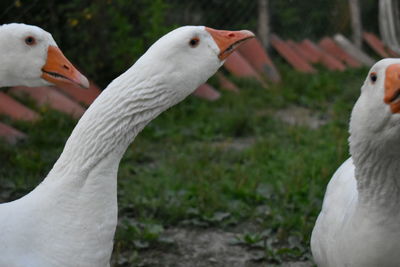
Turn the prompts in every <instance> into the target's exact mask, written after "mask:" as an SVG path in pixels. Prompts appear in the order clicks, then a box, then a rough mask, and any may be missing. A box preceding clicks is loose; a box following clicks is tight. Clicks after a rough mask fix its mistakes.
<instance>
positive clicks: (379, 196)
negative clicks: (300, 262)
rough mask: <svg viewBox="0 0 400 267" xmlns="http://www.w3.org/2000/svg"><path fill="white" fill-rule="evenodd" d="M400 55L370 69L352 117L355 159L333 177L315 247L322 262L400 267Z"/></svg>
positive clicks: (351, 266)
mask: <svg viewBox="0 0 400 267" xmlns="http://www.w3.org/2000/svg"><path fill="white" fill-rule="evenodd" d="M399 97H400V59H383V60H381V61H379V62H378V63H376V64H375V65H374V66H373V67H372V68H371V70H370V72H369V74H368V76H367V78H366V80H365V82H364V85H363V86H362V88H361V95H360V97H359V99H358V100H357V102H356V104H355V106H354V108H353V111H352V115H351V120H350V138H349V143H350V153H351V158H350V159H348V160H347V161H345V162H344V163H343V164H342V166H340V168H339V169H338V170H337V171H336V173H335V174H334V175H333V177H332V179H331V181H330V182H329V185H328V187H327V190H326V194H325V199H324V202H323V206H322V211H321V213H320V214H319V216H318V219H317V222H316V224H315V227H314V230H313V233H312V237H311V249H312V253H313V256H314V260H315V262H316V263H317V265H318V266H335V267H338V266H347V267H355V266H357V267H358V266H359V267H368V266H370V267H372V266H374V267H377V266H379V267H385V266H400V175H399V174H400V114H399V113H400V99H399Z"/></svg>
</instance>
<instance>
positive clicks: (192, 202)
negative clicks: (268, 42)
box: [0, 66, 367, 266]
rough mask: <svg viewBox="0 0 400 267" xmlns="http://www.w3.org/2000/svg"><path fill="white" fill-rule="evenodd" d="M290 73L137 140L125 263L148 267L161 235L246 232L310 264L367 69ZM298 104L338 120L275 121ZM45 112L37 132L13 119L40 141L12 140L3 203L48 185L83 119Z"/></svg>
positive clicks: (127, 196) (177, 117)
mask: <svg viewBox="0 0 400 267" xmlns="http://www.w3.org/2000/svg"><path fill="white" fill-rule="evenodd" d="M282 69H283V71H282V73H283V80H284V82H283V83H281V84H279V85H273V86H270V88H268V89H263V88H261V87H260V86H259V85H258V84H257V83H255V82H253V81H248V80H236V83H237V84H238V85H239V86H240V87H241V88H242V90H241V92H240V94H239V95H238V94H235V93H230V92H223V97H222V98H221V99H220V100H218V101H216V102H213V103H210V102H206V101H203V100H200V99H197V98H194V97H189V98H188V99H187V100H185V101H184V102H182V103H181V104H179V105H177V106H176V107H173V108H172V109H171V110H169V111H167V112H165V113H164V114H162V115H161V116H160V117H159V118H157V119H156V120H154V121H153V122H152V123H151V124H150V125H148V126H147V127H146V128H145V130H144V131H143V132H142V133H141V134H140V135H139V136H138V137H137V139H136V140H135V142H134V143H133V145H132V146H130V147H129V148H128V150H127V152H126V154H125V156H124V158H123V160H122V162H121V165H120V171H119V177H118V186H119V187H118V199H119V216H120V224H119V227H118V230H117V235H116V245H115V251H114V254H115V255H114V256H115V257H116V258H118V259H119V260H118V261H119V262H122V263H121V264H120V266H130V265H129V264H130V263H132V262H137V261H138V260H139V259H140V257H141V251H142V250H143V249H146V248H147V249H149V248H150V249H155V248H157V249H160V247H161V249H162V244H163V242H166V241H165V240H162V238H161V233H162V232H163V231H164V229H166V228H169V227H173V226H177V225H184V226H185V227H196V228H221V229H224V230H234V231H236V232H238V238H237V239H238V240H237V242H238V243H241V244H243V245H246V246H249V247H253V246H259V247H261V248H262V249H263V251H265V257H264V260H266V261H267V262H270V263H276V264H278V263H279V262H281V261H285V260H304V259H308V258H309V257H310V249H309V239H310V234H311V230H312V227H313V225H314V222H315V219H316V216H317V215H318V212H319V210H320V207H321V203H322V199H323V195H324V192H325V187H326V184H327V182H328V181H329V179H330V177H331V175H332V174H333V172H334V171H335V170H336V168H337V167H338V166H339V165H340V164H341V163H342V162H343V161H344V160H345V159H346V158H347V157H348V146H347V137H348V133H347V128H348V120H349V115H350V111H351V108H352V106H353V104H354V102H355V100H356V98H357V96H358V94H359V88H360V85H361V84H362V80H363V79H364V76H365V73H366V72H367V70H366V69H358V70H350V71H346V72H342V73H340V72H326V71H322V70H321V71H320V73H319V74H317V75H305V74H300V73H297V72H294V71H292V70H289V69H288V68H285V67H284V66H283V67H282ZM211 82H213V80H211ZM28 104H30V105H32V103H28ZM292 106H300V107H304V108H307V109H309V110H311V113H312V114H315V115H316V116H320V117H322V118H325V119H326V121H327V123H326V124H325V125H323V126H322V127H320V128H318V129H311V128H309V127H307V126H302V125H290V124H287V123H285V122H283V121H281V120H280V119H278V118H277V117H276V116H275V115H274V114H275V113H276V112H277V111H279V110H283V109H286V108H288V107H292ZM40 112H41V113H42V117H43V119H42V120H41V121H39V122H38V123H36V124H35V125H31V124H29V123H23V122H10V123H11V124H13V125H15V126H17V127H18V128H19V129H21V130H23V131H25V132H27V133H29V136H30V138H29V139H28V140H27V141H26V142H24V143H20V144H18V145H17V146H9V145H7V144H5V143H3V142H0V151H1V153H0V162H1V168H0V201H9V200H12V199H15V198H18V197H20V196H22V195H24V194H26V193H27V192H29V191H30V190H32V189H33V188H34V187H35V186H36V185H37V184H38V183H39V182H40V181H41V180H42V179H43V178H44V177H45V175H46V173H47V172H48V171H49V170H50V168H51V167H52V164H53V163H54V162H55V160H56V159H57V158H58V156H59V154H60V152H61V150H62V148H63V144H64V143H65V141H66V138H67V137H68V136H69V134H70V132H71V130H72V129H73V126H74V125H75V123H76V122H75V121H74V120H72V119H70V118H68V117H67V116H64V115H62V114H60V113H57V112H54V111H51V112H50V111H49V110H47V109H42V110H40ZM168 242H170V241H168ZM127 251H129V252H128V253H126V252H127ZM123 252H125V254H124V255H126V254H128V255H129V256H128V257H126V256H122V254H123ZM121 259H122V260H121Z"/></svg>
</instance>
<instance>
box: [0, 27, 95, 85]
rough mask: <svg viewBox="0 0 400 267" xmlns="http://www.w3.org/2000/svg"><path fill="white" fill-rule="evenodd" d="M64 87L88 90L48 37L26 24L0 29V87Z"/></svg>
mask: <svg viewBox="0 0 400 267" xmlns="http://www.w3.org/2000/svg"><path fill="white" fill-rule="evenodd" d="M66 84H76V85H79V86H81V87H86V88H87V87H89V82H88V80H87V79H86V77H85V76H83V75H82V74H81V73H80V72H79V71H78V70H77V69H76V68H75V67H74V66H73V65H72V64H71V62H69V61H68V59H66V58H65V56H64V55H63V53H62V52H61V50H60V49H59V48H58V47H57V44H56V42H55V41H54V39H53V37H52V36H51V34H50V33H48V32H46V31H44V30H43V29H41V28H39V27H36V26H31V25H26V24H19V23H11V24H3V25H0V87H4V86H18V85H25V86H30V87H34V86H45V85H57V86H59V87H62V86H64V85H66Z"/></svg>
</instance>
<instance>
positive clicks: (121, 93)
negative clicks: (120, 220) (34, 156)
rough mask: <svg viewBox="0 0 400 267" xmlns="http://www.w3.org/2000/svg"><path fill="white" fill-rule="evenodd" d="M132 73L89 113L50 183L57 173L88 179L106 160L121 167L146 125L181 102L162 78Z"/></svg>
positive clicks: (107, 91) (115, 83)
mask: <svg viewBox="0 0 400 267" xmlns="http://www.w3.org/2000/svg"><path fill="white" fill-rule="evenodd" d="M132 68H135V66H134V67H132ZM132 72H134V71H132V70H129V71H127V72H126V73H124V74H123V75H121V76H120V77H118V78H117V79H115V80H114V81H113V82H112V83H111V84H110V85H109V86H108V87H107V88H106V89H105V90H104V91H103V93H102V94H101V95H100V96H99V97H98V99H96V101H95V102H94V103H93V104H92V105H91V106H90V108H89V109H88V110H87V111H86V113H85V114H84V116H83V117H82V118H81V120H80V121H79V123H78V124H77V126H76V127H75V129H74V130H73V132H72V134H71V136H70V138H69V139H68V141H67V143H66V145H65V148H64V151H63V153H62V154H61V156H60V158H59V159H58V161H57V162H56V164H55V165H54V167H53V169H52V170H51V172H50V174H49V176H48V178H47V179H52V178H53V177H52V174H54V173H55V174H57V176H60V173H64V174H67V173H74V174H78V176H80V177H82V178H83V179H85V177H88V176H89V173H90V172H91V171H93V170H94V169H96V167H97V166H98V165H99V163H100V162H102V161H104V160H107V161H110V163H112V164H115V165H118V164H119V162H120V160H121V157H122V156H123V154H124V152H125V150H126V148H127V147H128V145H129V144H130V143H131V142H132V141H133V139H134V138H135V137H136V135H137V134H138V133H139V132H140V131H141V130H142V129H143V128H144V127H145V125H146V124H147V123H149V122H150V121H151V120H152V119H154V118H155V117H156V116H157V115H159V114H160V113H161V112H162V111H164V110H165V109H167V108H169V107H170V106H172V105H173V104H175V103H176V102H177V101H178V100H177V99H176V97H174V95H171V94H173V92H172V90H171V88H165V87H164V88H163V86H165V85H163V81H162V80H161V81H160V78H159V77H157V76H152V77H146V75H140V73H141V71H139V70H138V68H136V74H138V75H131V74H130V73H132ZM145 77H146V78H145ZM179 100H180V99H179ZM74 176H75V175H74Z"/></svg>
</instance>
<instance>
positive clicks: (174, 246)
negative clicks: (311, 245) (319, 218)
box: [138, 228, 313, 267]
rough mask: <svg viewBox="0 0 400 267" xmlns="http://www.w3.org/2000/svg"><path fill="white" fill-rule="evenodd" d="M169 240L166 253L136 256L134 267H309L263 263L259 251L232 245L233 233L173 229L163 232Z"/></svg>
mask: <svg viewBox="0 0 400 267" xmlns="http://www.w3.org/2000/svg"><path fill="white" fill-rule="evenodd" d="M163 238H165V239H168V240H171V241H172V242H171V247H170V248H169V249H168V248H167V249H165V248H164V249H162V250H155V249H151V250H148V251H144V252H141V253H140V258H141V261H140V262H139V263H138V266H143V267H144V266H146V267H147V266H149V267H150V266H152V267H161V266H163V267H164V266H165V267H167V266H168V267H172V266H173V267H220V266H221V267H223V266H229V267H261V266H284V267H310V266H313V264H312V263H310V262H287V263H284V264H281V265H272V264H268V263H266V262H265V261H263V260H262V259H263V255H264V252H263V251H262V250H256V249H248V248H246V247H245V246H241V245H233V242H232V241H233V240H235V233H232V232H224V231H222V230H215V229H212V230H210V229H207V230H198V229H186V228H173V229H168V230H166V231H165V232H164V234H163Z"/></svg>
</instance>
